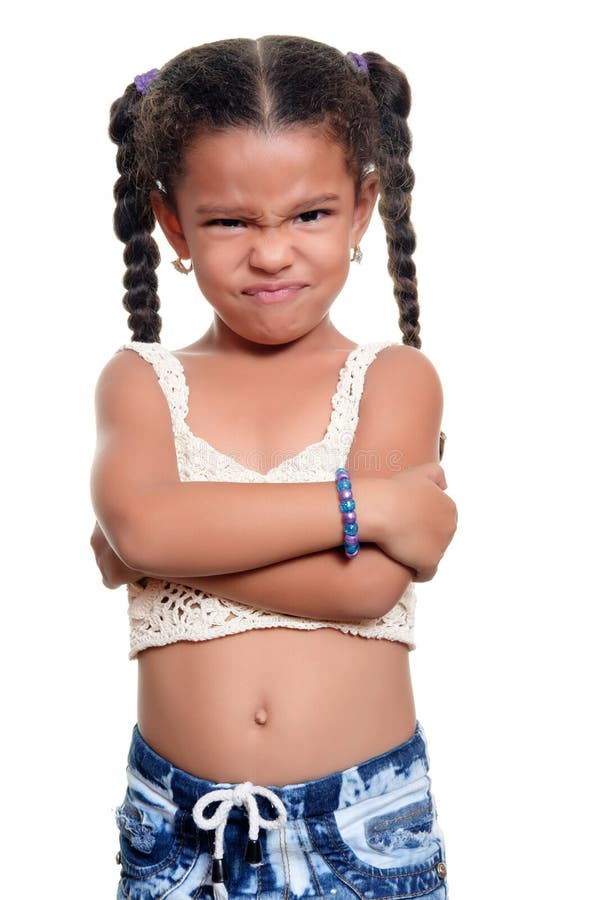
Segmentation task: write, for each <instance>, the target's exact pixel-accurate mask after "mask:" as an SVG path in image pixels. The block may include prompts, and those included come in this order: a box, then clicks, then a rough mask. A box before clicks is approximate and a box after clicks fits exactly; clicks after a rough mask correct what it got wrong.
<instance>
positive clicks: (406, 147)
mask: <svg viewBox="0 0 600 900" xmlns="http://www.w3.org/2000/svg"><path fill="white" fill-rule="evenodd" d="M364 58H365V59H366V60H367V64H368V67H369V87H370V88H371V92H372V93H373V96H374V97H375V101H376V103H377V111H378V118H379V140H378V141H377V142H376V159H375V164H376V167H377V171H378V173H379V179H380V184H381V190H380V200H379V206H378V209H379V214H380V215H381V218H382V220H383V224H384V227H385V233H386V240H387V246H388V272H389V273H390V275H391V276H392V280H393V283H394V296H395V298H396V302H397V304H398V308H399V311H400V320H399V325H400V329H401V331H402V334H403V343H404V344H407V345H409V346H411V347H416V348H417V350H419V349H420V348H421V337H420V330H421V327H420V325H419V301H418V291H417V276H416V266H415V263H414V260H413V254H414V252H415V248H416V245H417V239H416V234H415V230H414V228H413V225H412V222H411V220H410V211H411V202H412V189H413V187H414V184H415V176H414V172H413V170H412V168H411V166H410V163H409V161H408V157H409V155H410V151H411V149H412V135H411V132H410V129H409V127H408V124H407V121H406V120H407V118H408V114H409V112H410V106H411V91H410V85H409V83H408V81H407V79H406V76H405V75H404V72H402V70H401V69H399V68H398V67H397V66H394V65H393V64H392V63H390V62H388V61H387V59H385V57H383V56H381V55H380V54H379V53H365V54H364ZM445 442H446V435H445V434H444V432H443V431H440V440H439V457H440V460H441V459H442V456H443V455H444V446H445Z"/></svg>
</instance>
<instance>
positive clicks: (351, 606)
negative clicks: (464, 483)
mask: <svg viewBox="0 0 600 900" xmlns="http://www.w3.org/2000/svg"><path fill="white" fill-rule="evenodd" d="M442 415H443V392H442V385H441V381H440V379H439V376H438V374H437V371H436V370H435V368H434V366H433V365H432V363H431V362H430V361H429V360H428V359H427V357H426V356H425V355H424V354H423V353H421V352H420V351H418V350H415V349H414V348H412V347H404V346H402V347H393V348H389V349H387V351H386V352H385V353H381V354H380V355H379V356H378V358H377V360H375V361H374V362H373V364H372V365H371V367H370V369H369V372H368V373H367V378H366V381H365V390H364V396H363V400H362V403H361V418H360V426H359V428H358V429H357V433H356V437H355V440H354V443H353V445H352V451H351V453H350V457H349V461H348V469H349V471H350V475H351V478H352V484H353V488H354V485H355V484H356V482H357V480H358V481H359V482H360V479H361V476H362V477H364V476H368V477H370V478H379V479H387V478H389V477H390V475H395V474H397V473H398V472H399V471H402V469H406V468H408V467H409V466H415V465H420V464H422V463H427V462H438V461H439V434H440V428H441V421H442ZM375 448H376V449H375ZM382 487H385V484H382ZM358 521H359V528H360V537H361V550H360V553H359V554H358V556H357V557H356V558H355V559H353V560H350V561H348V560H346V558H345V556H344V555H343V550H342V549H341V548H339V547H337V548H334V549H331V550H325V551H322V552H320V553H313V554H311V555H309V556H304V557H301V558H297V559H292V560H287V561H284V562H281V563H277V564H275V565H271V566H267V567H263V568H260V569H255V570H253V571H251V572H233V573H227V574H222V575H214V576H208V577H206V576H203V577H198V578H191V579H190V578H183V579H176V578H175V577H174V579H173V580H178V581H180V582H181V583H184V584H186V585H189V586H190V587H198V588H201V589H202V590H205V591H206V592H211V591H212V592H214V593H215V594H217V595H218V596H221V597H226V598H227V599H229V600H233V601H236V602H239V603H245V604H248V605H252V606H257V607H260V608H262V609H268V610H273V611H275V612H284V613H291V614H292V615H304V616H310V617H311V618H320V619H329V618H340V608H341V610H342V611H343V610H348V611H350V612H349V613H348V612H346V613H345V620H346V621H350V619H351V618H358V617H359V616H358V611H360V610H363V611H364V610H369V611H370V612H368V613H367V614H366V615H368V616H371V617H373V618H375V617H379V616H382V615H384V614H385V613H386V612H389V610H390V609H391V608H392V607H393V606H394V605H395V604H396V603H397V601H398V598H399V597H400V596H401V595H402V594H403V593H404V591H405V590H406V588H407V587H408V585H409V583H410V582H411V580H412V579H413V575H414V572H413V571H412V570H411V569H410V568H408V567H407V566H405V565H404V564H403V563H401V562H398V561H396V560H395V559H392V558H391V557H389V556H388V555H387V554H386V553H384V552H383V550H381V549H380V548H379V547H378V546H377V544H375V543H365V539H364V537H363V527H362V521H361V516H360V515H359V516H358ZM353 613H354V615H353ZM364 615H365V613H363V617H364Z"/></svg>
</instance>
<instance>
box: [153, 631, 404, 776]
mask: <svg viewBox="0 0 600 900" xmlns="http://www.w3.org/2000/svg"><path fill="white" fill-rule="evenodd" d="M408 653H409V651H408V648H407V647H406V645H405V644H401V643H399V642H394V641H385V640H381V639H377V638H364V637H357V636H354V635H348V634H345V633H344V632H341V631H338V630H336V629H333V628H319V629H316V630H314V631H300V630H294V629H291V628H269V629H256V630H252V631H247V632H242V633H241V634H236V635H228V636H225V637H221V638H216V639H212V640H208V641H201V642H189V641H184V642H179V643H176V644H170V645H168V646H166V647H155V648H150V649H148V650H145V651H143V652H142V653H141V654H140V655H139V657H138V661H139V695H138V701H139V702H138V725H139V728H140V732H141V734H142V736H143V737H144V739H145V740H146V741H147V743H148V744H149V745H150V746H151V747H152V748H153V749H154V750H155V751H156V752H157V753H159V754H160V755H161V756H164V757H165V758H166V759H168V760H170V762H171V763H173V765H175V766H176V767H178V768H180V769H183V770H185V771H187V772H190V773H191V774H193V775H196V776H198V777H200V778H206V779H209V780H212V781H216V782H236V783H237V782H243V781H252V782H254V783H255V784H262V785H264V786H269V785H284V784H295V783H297V782H303V781H309V780H312V779H314V778H320V777H322V776H324V775H328V774H330V773H332V772H336V771H339V770H341V769H346V768H348V767H350V766H352V765H354V764H356V763H359V762H363V761H364V760H366V759H369V758H370V757H372V756H377V755H379V754H380V753H384V752H385V751H386V750H388V749H390V748H391V747H394V746H396V745H398V744H400V743H402V742H403V741H405V740H407V739H408V738H409V737H410V736H411V735H412V734H413V732H414V730H415V726H416V719H415V708H414V702H413V695H412V688H411V681H410V670H409V660H408Z"/></svg>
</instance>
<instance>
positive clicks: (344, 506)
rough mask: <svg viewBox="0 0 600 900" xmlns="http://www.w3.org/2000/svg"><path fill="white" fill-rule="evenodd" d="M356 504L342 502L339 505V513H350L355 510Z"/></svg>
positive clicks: (349, 501)
mask: <svg viewBox="0 0 600 900" xmlns="http://www.w3.org/2000/svg"><path fill="white" fill-rule="evenodd" d="M355 507H356V503H355V502H354V500H342V502H341V503H340V511H341V512H350V510H353V509H355Z"/></svg>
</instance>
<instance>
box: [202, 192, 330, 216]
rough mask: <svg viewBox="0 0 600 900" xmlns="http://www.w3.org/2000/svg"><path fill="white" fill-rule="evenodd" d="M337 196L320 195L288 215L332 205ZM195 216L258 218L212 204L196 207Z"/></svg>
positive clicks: (242, 211)
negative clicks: (325, 204) (324, 204)
mask: <svg viewBox="0 0 600 900" xmlns="http://www.w3.org/2000/svg"><path fill="white" fill-rule="evenodd" d="M339 199H340V198H339V196H338V195H337V194H321V195H320V196H319V197H311V198H310V199H309V200H303V201H302V203H298V204H297V206H294V207H293V209H290V211H289V215H290V216H292V215H294V214H295V213H298V212H301V211H302V210H304V209H308V208H309V207H314V206H319V205H321V204H323V203H332V202H334V201H336V200H339ZM195 212H196V215H210V216H217V215H218V216H223V217H226V218H230V219H235V218H237V217H238V216H242V217H243V218H245V219H256V218H258V217H257V216H256V215H255V214H254V213H252V212H251V211H250V210H248V209H242V207H239V206H236V207H232V206H217V205H212V204H203V205H201V206H197V207H196V210H195Z"/></svg>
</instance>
